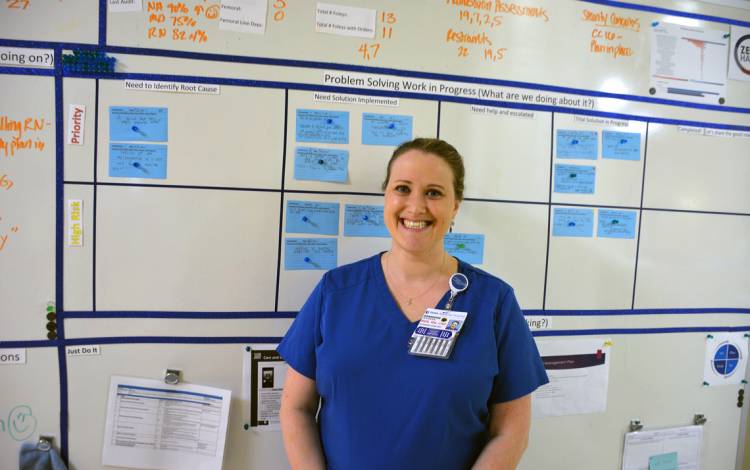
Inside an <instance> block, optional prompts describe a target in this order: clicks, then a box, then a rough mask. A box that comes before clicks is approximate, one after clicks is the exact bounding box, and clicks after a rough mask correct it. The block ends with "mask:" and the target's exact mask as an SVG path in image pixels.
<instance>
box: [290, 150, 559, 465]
mask: <svg viewBox="0 0 750 470" xmlns="http://www.w3.org/2000/svg"><path fill="white" fill-rule="evenodd" d="M383 190H384V191H385V201H384V211H383V215H384V221H385V225H386V227H387V228H388V231H389V232H390V235H391V237H392V244H391V249H390V250H388V251H387V252H385V253H380V254H377V255H375V256H373V257H370V258H367V259H364V260H361V261H358V262H356V263H353V264H349V265H346V266H341V267H339V268H336V269H334V270H331V271H329V272H327V273H326V274H325V275H324V276H323V278H322V279H321V281H320V282H319V283H318V285H317V286H316V288H315V290H314V291H313V292H312V294H311V295H310V298H309V299H308V300H307V302H306V303H305V305H304V306H303V307H302V309H301V310H300V312H299V314H298V315H297V318H296V319H295V321H294V323H293V324H292V326H291V328H290V329H289V331H288V332H287V334H286V336H285V337H284V340H283V341H282V343H281V344H280V345H279V348H278V350H279V352H280V353H281V355H282V356H283V358H284V359H285V360H286V361H287V363H288V364H289V366H290V367H289V370H288V372H287V378H286V383H285V386H284V394H283V397H282V402H281V427H282V432H283V436H284V445H285V448H286V452H287V456H288V458H289V462H290V464H291V466H292V468H294V469H325V468H328V469H347V470H348V469H355V470H363V469H364V470H366V469H423V468H424V469H451V470H452V469H465V468H476V469H496V468H497V469H513V468H515V467H516V465H517V464H518V462H519V460H520V459H521V456H522V454H523V452H524V450H525V449H526V445H527V440H528V434H529V427H530V420H531V397H530V394H531V392H532V391H534V390H535V389H536V388H537V387H539V386H540V385H543V384H544V383H546V382H547V375H546V373H545V371H544V367H543V365H542V362H541V359H540V357H539V353H538V351H537V348H536V345H535V343H534V341H533V338H532V336H531V333H530V332H529V329H528V326H527V324H526V321H525V319H524V317H523V314H522V312H521V310H520V308H519V306H518V302H517V301H516V298H515V295H514V293H513V289H512V288H511V287H510V286H509V285H508V284H506V283H505V282H503V281H502V280H500V279H499V278H497V277H495V276H493V275H491V274H488V273H486V272H484V271H482V270H480V269H478V268H475V267H473V266H471V265H469V264H467V263H465V262H463V261H461V260H459V259H457V258H455V257H453V256H450V255H449V254H448V253H447V252H446V251H445V248H444V245H443V237H444V236H445V234H446V233H447V232H448V230H449V229H450V227H451V226H452V224H453V219H454V218H455V216H456V214H457V213H458V210H459V207H460V204H461V202H462V200H463V190H464V167H463V161H462V158H461V156H460V154H459V153H458V152H457V151H456V149H455V148H453V147H452V146H451V145H450V144H448V143H447V142H444V141H441V140H438V139H423V138H419V139H415V140H413V141H410V142H406V143H404V144H402V145H401V146H400V147H398V148H397V149H396V150H395V151H394V153H393V156H392V157H391V160H390V161H389V163H388V168H387V172H386V178H385V182H384V183H383ZM455 273H462V274H464V275H465V276H466V278H467V279H468V281H469V284H468V288H467V289H466V290H465V291H464V292H462V293H460V294H459V295H458V296H457V297H456V298H455V301H454V302H453V304H452V306H451V310H453V311H456V312H466V313H467V315H466V319H465V321H464V322H463V325H462V326H461V330H460V334H459V335H458V337H457V338H458V339H457V341H456V343H455V347H454V348H453V350H452V351H451V354H450V356H449V357H448V358H447V359H439V358H433V357H422V356H417V355H412V354H410V353H409V350H408V348H409V344H410V343H409V340H410V338H411V335H412V333H413V332H414V330H415V328H416V326H417V324H418V323H419V320H420V319H421V318H422V315H423V314H424V313H425V311H426V310H427V309H431V308H437V309H443V308H445V307H446V303H447V301H448V298H449V294H450V292H449V279H450V277H451V276H452V275H453V274H455Z"/></svg>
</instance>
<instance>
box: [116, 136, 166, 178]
mask: <svg viewBox="0 0 750 470" xmlns="http://www.w3.org/2000/svg"><path fill="white" fill-rule="evenodd" d="M109 176H112V177H121V178H153V179H164V178H166V177H167V146H166V145H162V144H122V143H110V144H109Z"/></svg>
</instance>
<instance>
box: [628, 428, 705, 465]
mask: <svg viewBox="0 0 750 470" xmlns="http://www.w3.org/2000/svg"><path fill="white" fill-rule="evenodd" d="M701 447H703V427H702V426H683V427H678V428H667V429H656V430H653V431H638V432H629V433H627V434H625V449H624V451H623V456H622V470H650V469H652V468H669V467H665V466H661V467H656V466H655V465H654V464H653V462H654V460H656V459H655V458H658V457H662V456H665V454H671V453H673V452H676V453H677V467H676V468H679V469H680V470H700V467H701ZM673 468H674V466H673Z"/></svg>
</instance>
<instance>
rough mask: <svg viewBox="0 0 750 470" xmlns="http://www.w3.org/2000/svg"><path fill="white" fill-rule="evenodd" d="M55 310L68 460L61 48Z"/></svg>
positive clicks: (58, 62) (63, 447)
mask: <svg viewBox="0 0 750 470" xmlns="http://www.w3.org/2000/svg"><path fill="white" fill-rule="evenodd" d="M54 72H55V145H56V148H55V311H56V312H57V337H58V338H59V339H58V346H57V363H58V374H59V381H60V396H59V400H60V458H61V459H62V460H63V462H65V463H66V464H67V463H68V364H67V362H66V357H65V346H64V341H65V322H64V321H63V318H64V315H65V311H64V308H63V305H64V301H63V300H64V298H63V293H64V291H63V274H64V270H63V266H64V264H63V253H64V251H63V247H64V236H65V198H64V194H65V184H64V181H65V158H64V151H65V145H64V142H65V137H64V132H65V127H64V113H63V73H62V49H61V48H60V47H57V48H55V70H54Z"/></svg>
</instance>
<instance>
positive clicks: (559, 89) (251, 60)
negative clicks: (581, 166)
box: [0, 40, 750, 114]
mask: <svg viewBox="0 0 750 470" xmlns="http://www.w3.org/2000/svg"><path fill="white" fill-rule="evenodd" d="M50 44H51V45H55V46H58V45H62V46H63V47H64V48H72V49H94V50H98V51H103V52H109V53H121V54H132V55H142V56H155V57H170V58H179V59H193V60H204V61H221V62H232V63H244V64H252V65H271V66H280V67H297V68H313V69H326V70H331V71H344V72H356V73H371V74H378V75H392V76H396V77H402V78H420V79H428V80H441V81H447V82H459V83H470V84H475V85H493V86H503V87H514V88H523V89H529V90H537V91H547V92H552V93H564V94H574V95H580V96H590V97H597V98H614V99H622V100H628V101H639V102H644V103H652V104H661V105H667V106H680V107H686V108H695V109H703V110H710V111H720V112H733V113H744V114H749V113H750V108H741V107H733V106H723V105H713V104H703V103H692V102H689V101H680V100H673V99H666V98H653V97H650V96H640V95H631V94H624V93H609V92H603V91H596V90H587V89H582V88H572V87H563V86H555V85H545V84H541V83H530V82H520V81H515V80H501V79H493V78H480V77H469V76H462V75H453V74H443V73H434V72H418V71H411V70H401V69H393V68H387V67H369V66H361V65H349V64H338V63H331V62H316V61H303V60H291V59H272V58H265V57H247V56H234V55H223V54H211V53H202V52H187V51H174V50H166V49H150V48H140V47H121V46H103V47H100V46H92V45H90V44H76V43H48V42H37V41H18V40H0V45H5V46H10V47H31V48H34V47H44V46H45V45H50ZM121 75H123V74H101V73H100V74H94V73H92V74H84V73H72V72H70V73H66V75H65V76H69V77H80V78H107V77H118V76H121ZM133 75H141V74H133ZM213 80H214V81H212V82H199V81H196V80H191V83H219V82H216V80H217V79H213ZM227 80H230V79H227ZM219 84H220V83H219ZM227 84H230V83H227ZM288 88H293V89H294V88H295V87H293V86H289V87H288ZM300 89H302V88H300ZM374 91H376V90H371V91H370V92H369V93H368V94H373V93H372V92H374ZM379 91H382V90H379ZM395 93H398V92H395ZM415 95H419V94H415ZM415 95H409V96H415ZM440 96H443V95H440ZM429 99H435V98H429ZM522 109H527V108H522ZM529 109H531V108H529Z"/></svg>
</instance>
